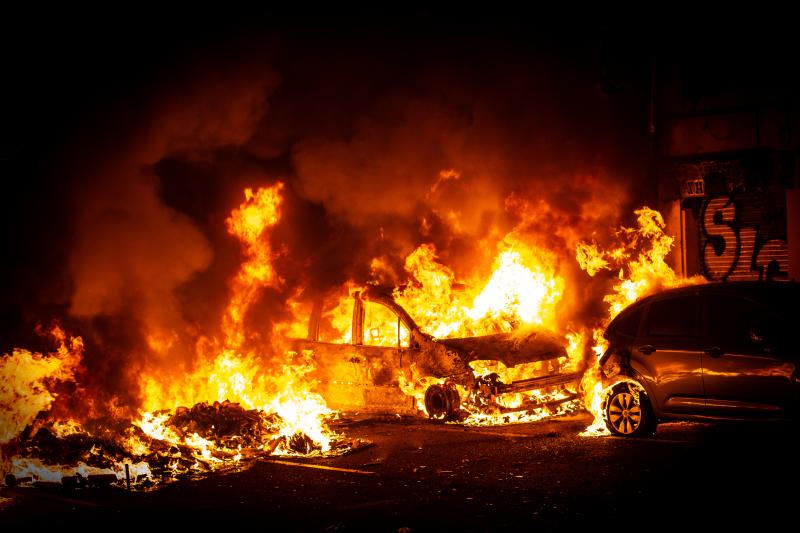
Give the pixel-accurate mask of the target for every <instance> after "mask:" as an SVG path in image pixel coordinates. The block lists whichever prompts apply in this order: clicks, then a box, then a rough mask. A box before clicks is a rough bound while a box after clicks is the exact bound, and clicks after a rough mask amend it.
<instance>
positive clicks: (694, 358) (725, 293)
mask: <svg viewBox="0 0 800 533" xmlns="http://www.w3.org/2000/svg"><path fill="white" fill-rule="evenodd" d="M798 301H800V284H798V283H794V282H791V283H790V282H769V283H763V282H727V283H713V284H707V285H696V286H689V287H683V288H679V289H672V290H668V291H664V292H662V293H659V294H655V295H652V296H649V297H647V298H643V299H642V300H640V301H638V302H636V303H634V304H632V305H631V306H629V307H628V308H626V309H625V310H623V311H622V312H621V313H620V314H619V315H618V316H617V317H616V318H615V319H614V320H613V321H612V322H611V323H610V324H609V326H608V327H607V328H606V331H605V337H606V339H608V340H609V348H608V350H607V351H606V352H605V354H604V355H603V357H602V358H601V359H600V364H601V368H602V371H603V373H604V375H605V376H606V380H608V383H607V386H608V387H612V389H611V392H610V394H609V396H608V397H607V399H606V402H605V416H606V424H607V426H608V428H609V429H610V430H611V431H612V432H613V433H616V434H619V435H638V434H644V433H649V432H652V431H653V430H655V426H656V424H657V422H658V421H659V420H663V419H699V420H708V419H715V420H721V419H735V420H744V419H785V418H789V417H794V416H796V414H797V406H798V398H800V383H799V382H798V363H800V350H798V347H797V343H796V342H790V336H791V335H793V334H795V332H796V331H797V329H798V327H799V326H800V323H798V317H800V315H798V313H797V311H796V305H797V302H798ZM615 381H619V383H617V384H616V385H614V382H615Z"/></svg>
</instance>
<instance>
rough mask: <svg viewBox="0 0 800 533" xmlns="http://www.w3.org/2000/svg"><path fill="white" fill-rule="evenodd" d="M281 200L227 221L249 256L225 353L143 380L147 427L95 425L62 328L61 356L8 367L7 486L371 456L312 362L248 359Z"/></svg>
mask: <svg viewBox="0 0 800 533" xmlns="http://www.w3.org/2000/svg"><path fill="white" fill-rule="evenodd" d="M281 188H282V184H277V185H276V186H274V187H273V188H270V189H260V190H259V191H257V192H255V193H253V192H252V191H251V190H249V189H248V190H247V191H246V193H245V197H246V201H245V203H244V204H243V205H242V206H241V207H240V208H239V209H237V210H234V211H233V213H232V215H231V217H230V218H229V219H228V228H229V230H230V231H231V233H232V234H234V235H236V236H237V237H239V238H240V239H241V240H242V242H243V243H244V245H245V246H244V247H245V255H246V261H245V263H244V264H243V265H242V267H241V268H240V270H239V272H238V274H237V275H236V277H235V278H234V282H233V283H232V296H231V299H230V303H229V305H228V307H227V309H226V312H225V314H224V315H223V321H222V329H223V331H224V333H225V335H224V337H223V341H221V342H220V341H217V340H216V339H206V338H201V339H200V341H201V342H198V344H197V346H198V358H199V360H200V363H199V364H198V365H197V367H196V368H195V370H194V371H193V372H187V373H185V374H184V375H182V376H170V375H163V374H161V375H158V374H156V373H144V374H143V375H142V378H141V384H142V394H143V402H142V403H143V407H144V409H143V410H140V411H139V417H138V419H136V418H135V417H132V416H130V415H129V414H127V413H128V411H127V410H126V409H124V408H121V407H117V406H115V405H104V406H102V409H98V411H104V412H105V413H107V414H106V415H105V416H101V417H98V416H93V414H92V411H93V409H94V407H96V406H95V405H94V404H95V403H96V402H95V399H94V398H93V397H91V394H90V391H88V390H86V389H85V388H84V387H83V385H82V383H81V381H80V376H81V373H82V372H85V369H84V367H83V366H82V358H83V355H84V353H83V352H84V345H83V341H82V339H81V337H77V336H76V337H68V336H67V334H66V333H65V332H64V331H63V330H62V329H61V328H60V327H54V328H53V329H52V330H51V332H50V334H51V336H52V337H53V339H54V340H55V341H56V342H57V344H58V346H57V348H56V349H55V350H54V351H53V352H51V353H48V354H41V353H33V352H30V351H27V350H21V349H20V350H15V351H14V352H13V353H11V354H6V355H4V356H3V357H2V359H0V375H1V376H2V378H3V379H2V384H0V400H1V401H2V407H3V409H2V410H1V411H0V416H2V419H0V465H1V466H2V474H3V476H4V477H5V482H6V484H10V485H16V484H22V483H57V482H61V483H62V484H64V485H69V486H85V485H86V484H93V483H120V484H121V483H123V482H124V483H125V484H126V485H127V486H128V487H130V486H131V485H132V486H134V487H148V486H152V485H154V484H156V483H158V482H160V481H162V480H166V479H172V478H174V477H176V476H181V475H186V474H197V473H204V472H210V471H217V470H220V469H228V468H240V467H241V466H242V464H243V462H244V461H246V460H247V459H252V458H256V457H260V456H264V455H336V454H342V453H347V452H348V451H350V450H353V449H356V448H358V447H359V446H362V445H363V444H364V443H363V442H361V441H347V440H345V439H344V438H343V437H341V436H340V435H337V434H336V433H335V432H333V431H332V430H331V429H330V428H329V427H328V422H329V421H330V420H331V419H332V418H333V417H334V416H335V415H336V413H335V412H334V411H332V410H331V409H328V407H327V406H326V405H325V400H324V399H323V398H322V397H321V396H319V395H318V394H316V393H314V392H313V390H312V389H313V388H314V381H313V380H312V379H311V378H310V377H309V376H308V374H309V373H310V372H311V371H312V370H313V367H314V362H313V358H312V354H310V353H304V354H295V353H287V354H286V355H285V356H284V357H283V358H281V359H273V360H272V361H269V360H267V359H265V358H263V357H261V356H260V355H259V354H258V352H257V351H256V350H252V349H251V350H248V351H245V350H244V349H243V346H244V345H245V344H246V343H247V342H248V341H250V338H249V336H248V335H247V332H246V330H245V327H244V321H243V317H244V316H245V314H246V312H247V310H248V308H249V307H250V306H251V305H252V304H253V302H254V301H255V299H256V298H257V296H258V294H259V291H260V290H261V289H262V288H264V287H267V286H269V285H270V284H272V283H278V282H279V280H278V279H277V278H276V276H274V274H273V270H272V267H271V263H270V261H271V255H270V251H269V246H268V244H265V243H266V241H265V240H264V239H265V236H264V231H265V230H266V229H267V228H268V227H270V226H271V225H274V223H275V222H276V221H277V220H278V218H279V216H280V213H279V205H280V201H281V195H280V191H281ZM156 340H158V339H152V338H151V339H150V340H149V342H150V344H151V348H153V346H155V348H153V349H162V348H163V349H165V350H169V349H170V348H171V343H161V342H156ZM151 341H152V342H151ZM268 363H271V364H268ZM70 396H73V397H70ZM82 401H83V402H85V403H86V404H87V405H88V407H89V409H88V410H81V411H80V412H78V411H76V412H74V413H70V405H71V404H73V403H75V402H82ZM188 405H191V406H192V407H187V406H188ZM72 415H74V416H75V418H73V417H72Z"/></svg>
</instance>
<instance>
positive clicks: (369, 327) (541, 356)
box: [293, 287, 581, 418]
mask: <svg viewBox="0 0 800 533" xmlns="http://www.w3.org/2000/svg"><path fill="white" fill-rule="evenodd" d="M322 310H323V305H322V302H321V300H318V301H315V302H314V306H313V310H312V312H311V316H310V320H309V327H308V335H307V337H306V338H305V339H293V344H294V346H293V347H294V349H296V350H311V351H313V353H314V358H315V360H316V363H317V369H318V379H319V381H320V384H321V393H322V395H323V396H324V397H325V399H326V400H327V401H328V404H329V405H331V407H334V408H337V409H341V410H345V411H347V410H358V411H366V412H388V413H409V414H411V413H416V412H418V409H417V406H416V405H415V402H414V400H413V398H410V397H409V396H407V395H406V394H404V393H403V391H401V389H400V387H399V383H398V379H399V378H400V377H401V376H408V377H409V379H410V378H411V376H412V369H413V373H415V374H416V375H418V376H426V377H432V378H441V379H437V380H435V381H436V382H435V383H431V384H430V385H429V386H428V387H427V389H426V391H425V398H424V402H425V408H426V411H427V413H428V415H429V416H431V417H434V418H454V417H456V416H457V415H458V413H459V407H460V405H461V401H462V398H461V396H460V394H459V392H458V388H459V386H460V388H462V390H466V391H467V394H468V395H469V397H470V399H472V400H473V401H475V402H477V403H479V404H483V405H486V406H490V407H491V408H492V409H495V410H499V411H503V410H504V409H507V410H514V411H521V410H526V409H529V408H532V407H534V406H536V405H538V406H541V404H540V402H538V401H529V402H527V403H523V404H522V405H519V406H515V407H513V408H510V407H503V406H501V405H499V404H497V403H496V402H495V399H496V398H497V397H498V396H500V395H503V394H508V393H516V392H524V391H532V390H543V389H554V388H561V387H563V386H565V385H567V384H577V382H578V381H579V380H580V377H581V373H578V372H572V373H562V372H560V371H559V369H558V365H557V363H556V361H557V360H559V359H560V358H562V357H565V356H566V352H565V349H564V342H563V339H560V338H559V337H557V336H556V335H553V334H551V333H549V332H545V331H532V332H526V333H498V334H494V335H485V336H480V337H468V338H446V339H435V338H433V337H431V336H430V335H428V334H427V333H425V332H423V331H422V330H421V329H420V328H419V327H418V326H417V324H416V323H415V321H414V319H412V318H411V316H409V314H408V313H407V312H406V310H405V309H403V308H402V307H401V306H400V305H399V304H398V303H397V302H396V301H395V300H394V299H393V298H392V296H391V292H390V291H388V290H385V289H380V288H376V287H368V288H366V289H364V290H361V291H359V292H356V293H354V294H353V296H352V319H351V322H350V335H349V338H348V339H346V340H345V341H342V340H341V339H339V340H338V341H337V342H331V341H326V340H324V339H323V337H324V335H321V333H320V329H321V328H320V324H321V318H322ZM375 315H379V316H381V319H380V322H383V323H386V322H387V319H388V321H390V322H393V323H394V324H395V326H393V327H392V328H391V331H390V334H389V335H387V334H386V332H385V331H383V332H382V331H380V330H379V328H376V327H374V324H375V323H376V320H375V319H374V316H375ZM477 360H491V361H500V362H501V363H503V365H505V366H506V367H515V366H517V365H519V364H523V363H532V362H547V361H551V362H553V364H550V365H549V369H548V371H547V372H545V373H543V374H542V375H537V376H534V377H530V378H527V379H523V380H518V381H514V382H511V383H503V382H502V381H501V380H500V379H499V378H498V376H497V374H489V375H482V376H479V375H477V374H476V373H475V372H474V371H473V369H472V367H471V366H470V364H469V363H470V362H472V361H477ZM574 397H575V395H572V396H569V395H566V396H562V397H561V398H559V399H558V400H557V401H558V402H563V401H566V400H569V399H573V398H574ZM531 402H532V403H531ZM534 404H536V405H534Z"/></svg>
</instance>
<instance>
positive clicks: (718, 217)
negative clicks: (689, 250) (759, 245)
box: [701, 197, 741, 280]
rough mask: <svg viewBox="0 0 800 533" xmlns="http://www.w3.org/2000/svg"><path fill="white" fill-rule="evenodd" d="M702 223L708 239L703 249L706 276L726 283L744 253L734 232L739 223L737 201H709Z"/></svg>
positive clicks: (723, 199) (716, 199) (723, 198)
mask: <svg viewBox="0 0 800 533" xmlns="http://www.w3.org/2000/svg"><path fill="white" fill-rule="evenodd" d="M701 220H702V229H703V233H704V234H705V236H706V241H705V243H703V250H702V252H703V257H702V262H703V270H704V273H705V276H706V278H708V279H710V280H724V279H725V278H727V277H728V276H729V275H730V274H731V272H733V270H734V269H735V268H736V263H738V262H739V254H740V253H741V243H740V241H739V234H738V232H736V231H734V229H733V224H734V221H735V220H736V204H735V203H734V201H733V198H727V197H718V198H711V199H709V200H708V202H707V203H706V204H705V205H704V206H703V210H702V213H701ZM712 259H716V261H712ZM720 260H721V261H720ZM712 265H713V266H712Z"/></svg>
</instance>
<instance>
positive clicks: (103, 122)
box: [0, 8, 798, 351]
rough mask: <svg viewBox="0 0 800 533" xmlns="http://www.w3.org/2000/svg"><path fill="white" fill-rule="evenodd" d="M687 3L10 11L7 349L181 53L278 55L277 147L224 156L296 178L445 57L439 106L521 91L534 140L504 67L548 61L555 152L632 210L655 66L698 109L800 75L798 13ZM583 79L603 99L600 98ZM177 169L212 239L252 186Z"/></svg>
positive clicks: (56, 291)
mask: <svg viewBox="0 0 800 533" xmlns="http://www.w3.org/2000/svg"><path fill="white" fill-rule="evenodd" d="M676 11H678V10H677V9H675V11H672V12H669V13H658V14H648V15H644V14H641V15H640V14H638V13H608V12H596V13H569V14H567V13H544V12H540V13H528V12H519V13H508V14H502V15H501V14H497V13H476V12H472V13H467V12H455V11H454V10H446V11H445V10H442V11H430V10H416V11H415V10H409V11H405V12H402V13H380V14H379V13H358V14H342V13H315V14H309V13H296V12H294V13H292V12H270V11H265V10H259V11H253V10H247V9H243V10H238V11H236V12H235V13H230V12H228V13H220V12H218V11H210V10H209V11H203V10H198V9H196V8H192V9H188V8H187V9H185V10H182V11H180V12H177V11H173V12H164V11H162V10H155V9H145V8H141V9H133V8H130V9H129V10H127V11H124V10H121V11H119V12H111V11H104V10H91V11H89V10H86V11H81V10H78V9H69V10H62V11H59V10H55V11H53V10H44V9H43V10H42V11H41V12H36V13H31V12H24V13H15V12H11V13H9V15H8V16H6V17H4V19H5V20H4V22H3V26H4V28H3V32H2V37H0V39H2V41H0V45H1V46H2V50H3V55H4V61H3V66H2V70H3V76H2V79H3V83H2V87H0V91H1V92H0V102H1V103H0V105H1V106H2V107H1V108H0V116H2V128H0V182H1V183H2V187H3V190H2V193H1V196H0V197H1V198H2V221H1V222H0V226H1V227H0V249H1V250H2V257H3V259H2V267H0V268H1V270H0V295H2V296H1V297H0V344H1V345H2V348H3V350H4V351H5V350H7V349H9V348H10V346H12V345H14V344H15V343H17V342H22V341H26V340H30V339H29V338H28V337H29V336H30V333H29V331H30V328H31V326H32V325H33V324H35V323H37V322H40V321H45V322H46V321H47V320H48V319H50V318H54V317H63V316H64V315H66V314H68V313H67V311H68V308H69V301H70V297H71V294H72V291H73V290H74V287H73V285H72V279H71V276H70V272H69V269H68V268H67V262H68V260H67V259H68V257H69V256H70V249H71V246H72V243H73V241H74V239H75V232H76V228H75V226H74V223H73V221H74V220H75V213H76V211H79V210H80V209H81V195H80V194H76V191H80V184H81V180H82V179H83V176H82V168H83V167H84V166H91V164H92V163H93V161H94V160H96V159H99V158H113V157H114V155H113V154H114V150H115V149H116V147H117V146H118V144H119V143H123V142H124V140H125V139H127V136H128V135H129V134H130V132H129V131H128V129H129V128H128V123H129V122H128V119H131V120H130V123H131V124H136V123H137V121H136V118H137V113H138V110H139V106H140V104H144V103H145V102H147V101H148V99H151V98H152V95H154V94H159V92H160V91H161V90H162V89H161V86H162V84H163V81H164V80H165V79H169V78H170V77H171V76H172V75H173V74H174V73H175V72H178V71H181V70H182V69H183V68H184V67H185V65H189V64H190V65H193V66H192V67H191V68H195V69H197V68H199V69H200V70H202V69H203V66H204V65H208V66H209V68H216V67H215V66H218V65H225V64H241V65H245V64H248V65H255V66H254V67H253V68H254V69H258V68H259V67H258V66H259V65H267V66H268V67H269V68H270V69H271V70H273V71H274V72H276V73H277V75H278V76H279V77H280V82H279V85H278V88H277V89H275V91H274V92H273V93H272V94H271V95H270V106H271V108H270V113H272V115H270V116H271V117H272V118H274V119H275V120H274V121H273V123H272V125H271V126H265V127H263V128H260V130H259V131H260V135H263V136H266V137H269V136H270V135H272V136H275V138H277V139H278V141H277V142H276V143H274V146H277V147H278V148H277V149H275V150H274V151H273V152H271V153H266V154H264V153H262V154H251V153H245V154H244V155H243V153H242V151H236V150H233V151H232V152H231V153H233V154H234V155H232V156H231V157H230V158H229V160H230V161H233V163H231V164H232V165H242V164H244V163H246V164H248V165H253V166H254V167H256V168H259V169H263V170H264V172H265V173H266V174H267V175H270V174H289V175H291V174H292V173H293V172H294V169H293V164H292V160H291V151H292V147H293V146H294V145H295V144H296V143H297V142H298V141H301V140H302V139H304V138H306V137H309V136H314V135H328V136H337V135H342V136H347V135H348V134H349V132H350V131H351V128H352V127H353V126H352V124H351V123H350V122H348V117H349V116H350V115H358V114H359V113H360V112H361V106H362V102H364V101H371V100H372V99H375V98H377V97H378V96H381V95H385V94H388V93H391V92H392V91H394V90H397V89H400V90H409V91H412V92H413V90H415V84H416V83H417V81H416V80H417V77H416V75H417V74H418V73H419V72H420V70H421V69H424V70H425V72H426V73H430V71H432V70H434V71H435V70H437V69H439V70H441V72H442V76H443V79H450V80H452V81H453V83H451V84H445V85H444V86H443V89H442V91H443V92H442V95H441V98H442V99H443V100H450V99H451V98H457V97H458V91H457V88H458V87H459V85H460V84H461V83H462V82H463V81H464V80H470V81H469V83H470V89H469V90H470V91H473V92H475V93H478V94H480V93H482V92H483V91H485V92H486V93H487V94H492V95H502V94H504V93H507V94H509V95H510V96H509V99H510V101H511V104H509V109H507V110H506V114H505V115H503V116H502V117H501V121H500V123H501V124H502V123H503V121H505V123H506V124H507V126H508V128H509V130H510V131H516V132H517V133H518V134H520V135H524V129H525V127H526V123H525V122H524V120H525V119H524V118H523V119H521V120H520V124H515V123H514V122H515V121H514V116H515V113H514V112H513V111H514V109H515V107H516V108H518V110H519V113H520V116H522V117H525V116H526V114H525V109H523V107H524V103H525V102H526V100H527V97H526V95H525V94H524V91H525V89H524V88H522V89H519V88H517V87H515V86H514V80H513V76H510V75H508V73H509V72H513V71H514V70H515V69H524V70H527V71H529V72H533V73H534V74H535V73H537V72H541V73H542V74H541V76H542V78H543V79H547V80H548V81H547V83H546V84H545V88H544V89H542V93H541V94H531V95H530V100H529V101H530V102H531V107H532V108H533V109H536V110H537V111H536V112H537V113H538V112H540V111H541V112H542V114H543V121H551V122H552V123H553V130H554V137H557V141H554V142H555V143H556V144H555V146H556V148H555V150H556V151H558V150H561V149H562V147H564V146H569V145H574V146H578V147H581V149H582V148H583V147H591V149H590V150H587V152H591V154H590V155H587V156H586V158H587V159H586V161H583V162H579V163H576V164H575V165H576V167H580V165H585V166H586V167H587V168H590V167H593V166H597V165H600V166H602V167H603V168H605V169H609V172H608V175H609V176H612V178H611V179H619V180H620V182H622V183H624V184H625V187H627V188H629V189H630V190H631V198H632V199H635V201H634V200H631V203H632V204H633V203H641V202H647V201H653V200H654V198H655V196H656V186H655V179H656V176H655V171H654V165H655V163H656V161H657V159H658V156H659V146H660V144H659V143H663V138H661V137H660V135H661V129H660V122H659V121H660V119H661V118H663V117H662V116H661V113H663V109H664V106H659V107H656V109H655V112H656V114H655V115H654V117H653V118H654V119H655V123H656V124H657V125H659V128H657V129H656V131H655V133H654V132H652V131H651V130H650V127H649V126H650V119H651V117H650V107H649V102H650V99H651V97H652V96H653V93H652V90H653V85H652V82H653V77H652V76H653V65H654V64H655V65H657V67H658V68H657V71H656V72H657V77H656V78H655V81H656V86H655V90H656V92H655V98H657V99H658V98H662V97H664V95H665V94H666V93H668V92H669V94H670V95H673V94H678V98H679V99H682V101H683V102H684V103H686V102H688V103H689V105H694V104H692V103H695V104H696V103H697V102H702V99H703V98H704V97H708V96H711V97H715V96H719V95H726V94H730V95H734V96H732V99H733V100H732V102H733V103H737V102H738V103H741V102H742V101H749V100H751V99H753V98H755V99H756V100H758V101H780V102H783V103H785V102H787V101H789V102H790V104H789V105H791V102H792V101H793V100H792V99H793V96H792V95H793V93H794V92H795V90H796V88H797V85H798V84H797V68H796V52H797V45H796V42H797V41H796V39H795V37H794V35H795V29H796V27H795V26H796V25H795V24H794V23H793V22H791V17H788V16H786V15H785V14H784V13H781V12H780V11H779V10H774V11H770V10H767V9H762V10H761V11H760V12H758V13H752V12H748V13H741V14H737V13H723V12H718V13H717V12H706V13H697V12H676ZM198 65H199V67H198ZM319 87H331V89H330V90H327V91H324V90H323V91H319V90H318V88H319ZM675 87H678V90H677V93H676V92H675V90H674V88H675ZM426 90H428V89H426ZM587 91H588V92H590V93H591V94H593V95H595V96H596V99H593V100H590V101H587V100H586V98H585V95H586V94H587ZM670 91H671V92H670ZM537 100H538V101H540V102H542V101H543V102H547V104H546V105H541V104H537ZM554 104H558V105H557V106H556V107H557V109H553V107H554ZM732 105H733V104H732ZM737 105H738V104H737ZM300 108H302V109H303V111H302V112H298V109H300ZM545 110H549V111H550V112H551V114H550V115H544V112H545ZM298 117H301V118H298ZM610 125H613V131H611V129H610V128H609V126H610ZM517 130H519V131H517ZM276 132H277V133H276ZM558 143H561V144H558ZM564 150H566V151H565V152H564V153H565V154H572V153H573V152H570V151H569V150H567V149H564ZM245 152H246V150H245ZM565 159H566V156H565ZM243 161H244V163H243ZM598 161H599V162H598ZM181 164H182V163H181V161H180V160H175V159H173V160H170V159H169V158H165V160H164V161H162V162H161V163H160V165H161V166H160V167H157V168H158V169H159V174H160V176H161V179H162V182H161V187H160V189H159V190H160V194H161V196H162V199H163V200H164V201H165V203H166V204H167V205H170V206H171V207H174V208H175V209H177V210H178V211H180V212H182V213H185V214H187V215H188V216H189V217H190V218H192V220H193V221H194V222H196V223H197V224H198V225H199V226H200V228H201V229H202V230H203V231H204V232H206V233H207V234H211V233H212V232H213V231H219V230H214V229H212V228H211V226H212V225H214V224H219V222H220V220H219V219H220V217H221V216H224V212H225V209H228V208H229V206H231V205H233V199H234V198H235V196H234V192H233V191H235V190H241V189H240V187H239V185H240V183H236V182H235V181H236V180H235V179H234V180H232V181H233V182H234V183H232V184H230V186H229V184H224V185H220V180H219V177H218V176H217V175H214V173H213V172H209V173H208V174H207V175H205V176H204V175H203V172H202V171H198V169H197V168H190V169H189V170H186V169H185V168H184V167H181ZM182 168H183V170H181V169H182ZM182 173H183V174H182ZM187 173H190V174H191V175H192V178H191V179H187V178H186V177H185V175H186V174H187ZM170 176H173V177H172V178H170ZM176 176H177V177H176ZM614 176H617V178H614ZM510 179H512V180H513V179H514V178H510ZM315 206H316V207H315ZM308 209H309V210H310V211H309V213H310V214H308V213H307V214H306V215H303V216H307V217H310V218H309V219H313V217H314V216H316V215H315V214H314V209H319V204H315V203H314V202H312V205H310V206H309V207H308ZM208 213H212V215H211V216H209V215H208ZM213 213H217V216H216V218H214V216H213ZM320 239H321V240H323V241H324V239H325V237H320ZM211 241H212V243H213V242H215V239H214V238H213V236H212V238H211ZM223 255H224V254H223ZM220 269H221V270H223V271H224V270H225V269H224V268H223V267H220Z"/></svg>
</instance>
